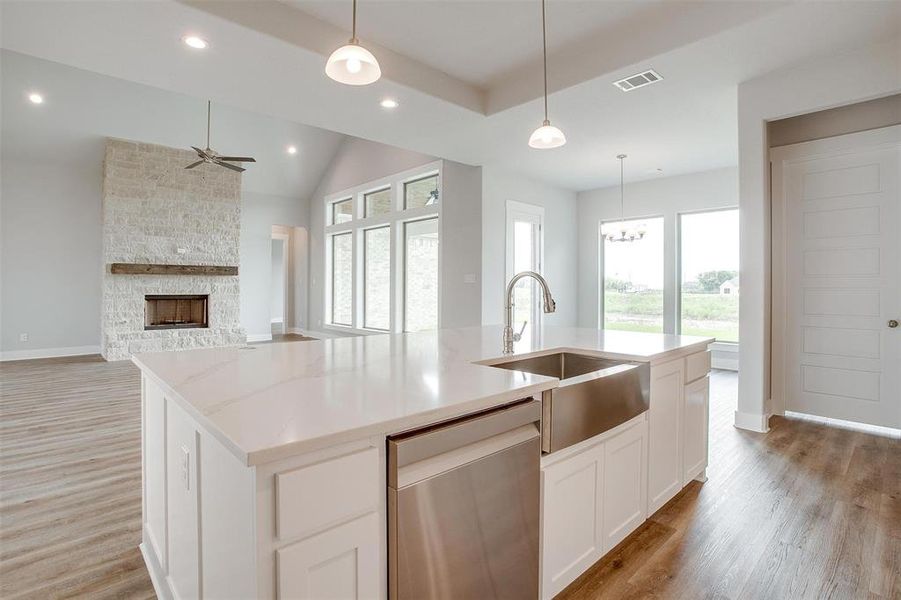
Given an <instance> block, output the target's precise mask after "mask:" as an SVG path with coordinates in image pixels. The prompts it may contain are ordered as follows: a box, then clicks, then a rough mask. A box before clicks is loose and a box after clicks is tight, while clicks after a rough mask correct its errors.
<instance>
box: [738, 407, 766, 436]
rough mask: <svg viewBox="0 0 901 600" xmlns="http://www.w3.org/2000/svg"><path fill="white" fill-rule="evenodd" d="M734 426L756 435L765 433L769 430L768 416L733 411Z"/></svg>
mask: <svg viewBox="0 0 901 600" xmlns="http://www.w3.org/2000/svg"><path fill="white" fill-rule="evenodd" d="M735 426H736V427H738V428H739V429H747V430H748V431H756V432H757V433H767V432H768V431H769V430H770V415H769V414H763V415H759V414H756V413H744V412H741V411H735Z"/></svg>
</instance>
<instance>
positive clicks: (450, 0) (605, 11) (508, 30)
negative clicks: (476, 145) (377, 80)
mask: <svg viewBox="0 0 901 600" xmlns="http://www.w3.org/2000/svg"><path fill="white" fill-rule="evenodd" d="M285 2H286V3H287V4H289V5H291V6H294V7H296V8H298V9H299V10H301V11H303V12H305V13H308V14H310V15H312V16H314V17H316V18H318V19H322V20H323V21H326V22H328V23H330V24H332V25H334V26H336V27H340V28H343V29H347V28H348V27H349V26H350V22H351V2H349V1H346V2H344V1H336V0H285ZM664 4H668V5H674V4H678V5H679V6H680V7H682V8H683V9H684V10H691V9H693V8H696V7H698V6H700V3H699V2H672V1H670V2H667V1H665V0H628V1H622V0H618V1H617V0H611V1H603V2H599V1H597V0H589V1H586V0H563V1H555V0H551V1H550V2H548V3H547V18H548V51H549V53H550V54H551V55H553V54H554V53H555V52H556V51H558V50H561V49H564V48H566V47H567V46H568V45H570V44H572V43H575V42H579V41H582V40H584V39H586V38H588V37H591V36H603V35H604V33H605V32H609V31H613V30H615V29H618V28H627V27H629V26H635V25H636V24H638V23H640V22H641V20H642V19H643V18H644V17H645V16H649V15H651V14H653V13H654V12H655V11H657V10H659V9H660V8H661V7H662V6H663V5H664ZM358 5H359V7H358V9H357V37H358V38H359V39H360V40H361V41H362V42H363V43H364V44H365V43H366V42H376V43H378V44H380V45H382V46H385V47H386V48H390V49H392V50H394V51H396V52H399V53H401V54H405V55H406V56H409V57H411V58H414V59H416V60H418V61H420V62H422V63H425V64H426V65H429V66H430V67H433V68H435V69H438V70H439V71H444V72H445V73H448V74H449V75H452V76H453V77H456V78H458V79H460V80H462V81H465V82H468V83H471V84H473V85H476V86H478V87H481V88H488V87H489V86H490V85H491V84H492V83H494V82H496V81H497V80H498V79H500V78H502V76H503V75H504V74H507V73H510V72H511V71H513V70H515V69H517V68H519V67H522V66H523V65H527V64H531V63H534V62H535V61H538V60H540V59H541V3H540V1H538V0H495V1H491V2H474V1H472V0H443V1H441V0H425V1H420V2H417V3H416V5H415V10H414V11H411V7H412V6H413V4H412V3H411V2H410V0H367V1H360V2H359V3H358ZM411 12H415V21H414V22H411V14H410V13H411ZM461 38H462V39H461ZM552 66H553V64H552Z"/></svg>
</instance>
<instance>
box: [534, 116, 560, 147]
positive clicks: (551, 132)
mask: <svg viewBox="0 0 901 600" xmlns="http://www.w3.org/2000/svg"><path fill="white" fill-rule="evenodd" d="M565 143H566V136H565V135H563V132H562V131H560V129H558V128H557V127H554V126H553V125H551V122H550V121H545V122H544V124H543V125H542V126H541V127H539V128H538V129H536V130H535V131H533V132H532V135H531V137H529V146H531V147H532V148H537V149H538V150H548V149H550V148H559V147H560V146H562V145H563V144H565Z"/></svg>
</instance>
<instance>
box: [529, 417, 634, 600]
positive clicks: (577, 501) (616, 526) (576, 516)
mask: <svg viewBox="0 0 901 600" xmlns="http://www.w3.org/2000/svg"><path fill="white" fill-rule="evenodd" d="M647 431H648V429H647V420H646V418H645V415H640V416H639V417H636V418H635V419H633V420H632V421H630V422H629V423H628V424H625V425H622V426H620V428H618V429H614V430H612V431H611V432H608V433H606V434H601V435H599V436H597V440H596V441H594V442H593V443H592V442H588V444H589V445H588V446H587V447H583V448H580V449H579V450H578V451H576V452H574V453H572V454H568V455H567V453H566V451H565V450H564V451H562V452H563V456H564V458H562V459H561V458H559V457H555V456H554V455H551V456H550V457H549V458H550V460H552V461H554V462H552V463H551V464H549V465H548V466H546V467H544V468H543V469H542V471H541V490H542V527H541V531H542V544H541V548H542V552H541V555H542V556H541V597H542V598H552V597H554V596H555V595H556V594H558V593H559V592H560V591H561V590H562V589H563V588H565V587H566V586H567V585H569V584H570V583H572V582H573V581H574V580H575V579H576V578H577V577H578V576H579V575H581V574H582V573H583V572H585V570H586V569H587V568H588V567H590V566H591V565H593V564H594V563H595V562H597V560H598V559H599V558H601V557H602V556H603V555H604V554H605V553H606V552H607V551H609V550H610V549H611V548H613V546H615V545H616V544H618V543H619V542H620V541H622V540H623V539H624V538H625V537H626V536H627V535H629V534H630V533H632V532H633V531H634V530H635V528H636V527H638V526H639V525H641V524H642V523H643V522H644V520H645V516H646V512H645V508H646V506H647V496H646V494H647V470H646V466H645V465H646V464H647Z"/></svg>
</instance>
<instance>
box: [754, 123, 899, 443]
mask: <svg viewBox="0 0 901 600" xmlns="http://www.w3.org/2000/svg"><path fill="white" fill-rule="evenodd" d="M771 161H772V168H773V171H772V173H773V178H772V181H773V214H774V220H773V397H774V402H775V404H776V405H775V406H774V407H773V408H774V412H776V413H781V412H783V411H790V412H798V413H804V414H810V415H816V416H819V417H826V418H831V419H840V420H844V421H856V422H860V423H868V424H870V425H876V426H881V427H889V428H893V429H898V428H901V377H899V369H898V365H899V364H901V327H899V326H898V320H901V290H899V285H901V257H899V254H901V242H899V231H901V198H899V196H901V187H899V171H901V168H899V161H901V125H898V126H893V127H886V128H883V129H876V130H872V131H866V132H861V133H852V134H848V135H842V136H837V137H832V138H826V139H822V140H817V141H813V142H805V143H801V144H794V145H791V146H784V147H780V148H776V149H774V150H773V151H772V153H771Z"/></svg>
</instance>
